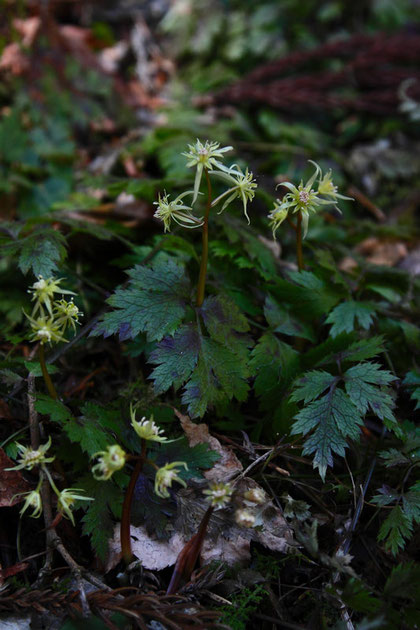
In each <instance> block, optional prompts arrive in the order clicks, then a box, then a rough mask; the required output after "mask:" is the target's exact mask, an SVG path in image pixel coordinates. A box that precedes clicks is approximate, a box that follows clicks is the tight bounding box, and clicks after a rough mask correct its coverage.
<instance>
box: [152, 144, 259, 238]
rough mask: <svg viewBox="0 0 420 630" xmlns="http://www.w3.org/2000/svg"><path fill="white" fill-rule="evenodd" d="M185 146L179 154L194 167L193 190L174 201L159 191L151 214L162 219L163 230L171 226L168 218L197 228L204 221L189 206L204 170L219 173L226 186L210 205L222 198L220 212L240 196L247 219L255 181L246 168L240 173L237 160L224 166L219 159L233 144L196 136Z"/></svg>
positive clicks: (212, 173) (194, 200)
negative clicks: (224, 143)
mask: <svg viewBox="0 0 420 630" xmlns="http://www.w3.org/2000/svg"><path fill="white" fill-rule="evenodd" d="M188 149H189V150H188V151H187V152H186V153H182V155H184V156H185V157H186V158H187V167H188V168H191V167H193V168H195V169H196V173H195V179H194V190H192V191H187V192H184V193H182V194H181V195H179V196H178V197H176V199H174V200H173V201H170V200H169V195H167V194H166V192H165V193H164V194H163V196H161V195H159V198H158V201H155V202H154V205H156V206H157V210H156V212H155V215H154V216H155V217H156V218H157V219H160V220H161V221H163V225H164V229H165V232H167V231H169V230H170V226H171V221H175V223H178V225H181V226H182V227H186V228H196V227H200V226H202V225H203V224H204V220H203V217H196V216H195V215H194V214H193V208H192V207H191V206H192V205H194V204H195V202H196V201H197V198H198V195H199V194H200V192H199V189H200V185H201V180H202V177H203V173H204V172H206V173H207V175H214V176H217V177H219V178H220V179H222V180H223V181H224V182H225V183H227V184H228V186H229V188H228V189H227V190H225V191H224V192H223V193H222V194H221V195H219V196H218V197H217V198H216V199H215V200H214V201H212V203H211V207H212V208H213V207H214V206H216V205H217V204H218V203H219V202H221V201H223V206H222V209H221V210H220V212H223V210H225V208H226V207H227V206H228V205H229V204H230V203H231V202H232V201H234V199H240V200H241V201H242V204H243V209H244V214H245V216H246V218H247V220H248V223H249V217H248V212H247V205H248V201H252V199H253V198H254V196H255V188H256V187H257V183H256V181H255V179H253V175H252V173H250V172H249V171H248V169H246V171H245V173H243V172H242V170H241V169H240V167H239V166H237V165H236V164H233V165H232V166H230V167H227V166H225V165H224V164H223V163H222V161H221V160H223V158H224V153H226V152H227V151H230V150H231V149H232V147H230V146H229V147H220V144H219V143H218V142H209V141H208V140H206V141H205V142H204V144H203V143H202V142H201V141H200V140H198V139H197V142H196V143H195V144H194V145H192V144H190V145H188ZM187 195H192V202H191V206H187V205H185V203H184V202H183V198H184V197H186V196H187ZM220 212H219V214H220Z"/></svg>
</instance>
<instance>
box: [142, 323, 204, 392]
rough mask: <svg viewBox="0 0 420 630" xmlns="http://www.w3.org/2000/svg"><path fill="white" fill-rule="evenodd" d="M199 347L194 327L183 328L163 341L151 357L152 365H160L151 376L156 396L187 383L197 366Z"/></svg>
mask: <svg viewBox="0 0 420 630" xmlns="http://www.w3.org/2000/svg"><path fill="white" fill-rule="evenodd" d="M198 347H199V335H198V331H197V328H196V327H195V326H193V325H188V326H182V327H181V328H179V330H177V332H176V333H175V335H174V336H173V337H165V338H164V339H162V341H161V342H160V343H159V344H158V347H157V349H156V350H155V351H154V352H152V354H151V355H150V357H149V362H150V363H157V364H158V366H157V367H156V368H155V369H154V370H153V372H152V373H151V375H150V378H151V379H153V381H154V386H155V392H156V394H161V393H162V392H165V391H166V390H167V389H169V387H171V385H173V386H174V387H175V389H178V388H179V387H180V386H181V385H182V384H183V383H185V381H186V380H187V379H188V378H189V376H190V375H191V372H192V371H193V369H194V368H195V366H196V364H197V361H198Z"/></svg>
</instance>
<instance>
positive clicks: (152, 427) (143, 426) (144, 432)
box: [130, 405, 168, 442]
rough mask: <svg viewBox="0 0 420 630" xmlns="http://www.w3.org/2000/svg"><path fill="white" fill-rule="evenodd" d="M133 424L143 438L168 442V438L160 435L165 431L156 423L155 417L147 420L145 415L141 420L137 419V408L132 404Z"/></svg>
mask: <svg viewBox="0 0 420 630" xmlns="http://www.w3.org/2000/svg"><path fill="white" fill-rule="evenodd" d="M130 416H131V426H132V427H133V429H134V431H135V432H136V433H137V435H138V436H139V438H141V439H142V440H150V441H151V442H166V441H167V440H168V438H166V437H164V436H163V435H160V434H161V433H163V429H159V427H158V426H157V425H156V424H155V423H154V421H153V417H152V418H150V420H146V417H145V416H143V418H142V419H141V420H136V410H135V409H134V407H133V405H130Z"/></svg>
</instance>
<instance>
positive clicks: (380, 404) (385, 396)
mask: <svg viewBox="0 0 420 630" xmlns="http://www.w3.org/2000/svg"><path fill="white" fill-rule="evenodd" d="M395 380H396V377H395V376H393V375H392V374H391V373H390V372H388V370H383V369H382V368H381V366H380V365H379V364H378V363H371V362H369V361H368V362H366V363H359V364H357V365H355V366H353V367H352V368H350V369H349V370H347V372H345V374H344V381H345V388H346V392H347V394H348V395H349V397H350V399H351V401H352V402H353V404H354V405H356V407H357V408H358V410H359V411H360V413H362V414H363V415H364V414H366V412H367V411H368V409H369V408H370V409H371V411H372V412H373V413H374V414H375V415H376V416H378V418H380V419H381V420H384V421H385V423H386V425H387V426H388V427H389V428H392V425H396V423H397V420H396V418H395V416H394V414H393V412H392V409H393V407H394V400H393V398H392V396H391V395H390V394H389V393H388V391H387V390H386V389H384V388H381V387H378V386H381V385H388V384H389V383H391V382H392V381H395Z"/></svg>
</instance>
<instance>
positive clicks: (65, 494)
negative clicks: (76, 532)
mask: <svg viewBox="0 0 420 630" xmlns="http://www.w3.org/2000/svg"><path fill="white" fill-rule="evenodd" d="M78 492H84V490H83V489H81V488H66V489H65V490H62V491H61V492H60V493H59V494H58V495H57V496H58V499H57V507H58V510H59V511H60V512H61V513H62V515H63V516H64V517H66V518H68V519H70V521H71V522H72V523H73V525H74V517H73V513H72V510H73V509H74V504H75V502H76V501H93V500H94V499H93V497H85V496H83V495H81V494H77V493H78Z"/></svg>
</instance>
